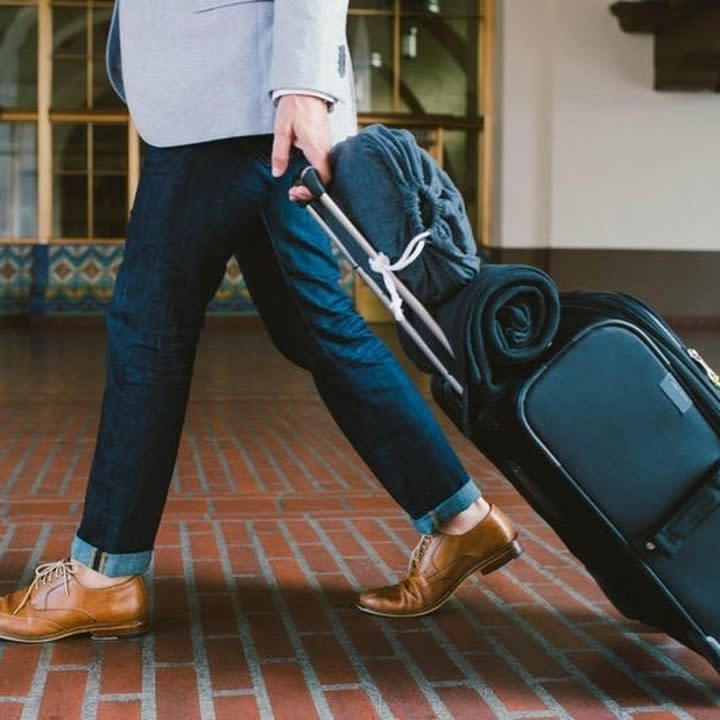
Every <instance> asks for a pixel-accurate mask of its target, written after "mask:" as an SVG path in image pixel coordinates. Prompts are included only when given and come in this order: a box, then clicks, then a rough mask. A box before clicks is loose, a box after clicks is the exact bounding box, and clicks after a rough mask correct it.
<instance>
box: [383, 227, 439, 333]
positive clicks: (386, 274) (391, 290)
mask: <svg viewBox="0 0 720 720" xmlns="http://www.w3.org/2000/svg"><path fill="white" fill-rule="evenodd" d="M429 235H430V231H429V230H426V231H425V232H421V233H420V234H419V235H416V236H415V237H414V238H413V239H412V240H411V241H410V242H409V243H408V244H407V246H406V248H405V250H403V253H402V255H400V257H399V258H398V259H397V260H396V261H395V262H394V263H391V262H390V258H389V257H388V256H387V255H385V254H384V253H378V254H377V255H376V256H375V257H374V258H370V263H369V264H370V269H371V270H374V271H375V272H376V273H379V274H380V275H382V279H383V282H384V283H385V288H386V289H387V291H388V294H389V295H390V312H391V313H392V314H393V317H394V318H395V320H397V321H398V322H400V321H401V320H402V319H403V318H404V317H405V314H404V313H403V310H402V298H401V297H400V294H399V293H398V291H397V288H396V287H395V282H394V278H393V276H392V273H393V272H394V271H397V270H402V269H403V268H406V267H407V266H408V265H410V263H412V262H414V261H415V260H417V258H418V256H419V255H420V253H421V252H422V251H423V248H424V247H425V240H423V238H426V237H428V236H429Z"/></svg>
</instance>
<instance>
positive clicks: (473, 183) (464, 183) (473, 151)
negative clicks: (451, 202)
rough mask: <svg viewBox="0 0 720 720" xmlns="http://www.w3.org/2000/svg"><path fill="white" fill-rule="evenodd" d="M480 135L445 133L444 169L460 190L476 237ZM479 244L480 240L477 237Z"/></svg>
mask: <svg viewBox="0 0 720 720" xmlns="http://www.w3.org/2000/svg"><path fill="white" fill-rule="evenodd" d="M479 138H480V134H479V133H477V132H474V131H469V132H468V131H464V130H446V131H445V132H444V147H443V168H444V169H445V171H446V172H447V173H448V175H450V177H451V179H452V181H453V182H454V183H455V185H456V186H457V188H458V190H460V192H461V194H462V196H463V199H464V200H465V208H466V211H467V216H468V218H469V219H470V223H471V224H472V226H473V230H474V231H475V233H476V235H477V232H478V227H477V220H478V208H477V200H478V195H479V193H478V183H479V181H480V178H479V174H478V173H477V171H476V168H477V167H478V143H479ZM476 239H477V242H478V243H479V242H480V238H478V237H476Z"/></svg>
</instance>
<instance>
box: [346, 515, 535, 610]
mask: <svg viewBox="0 0 720 720" xmlns="http://www.w3.org/2000/svg"><path fill="white" fill-rule="evenodd" d="M521 553H522V548H521V547H520V543H519V542H518V540H517V532H516V531H515V528H514V527H513V525H512V523H511V522H510V520H509V519H508V517H507V516H506V515H505V513H503V512H502V510H500V509H498V508H497V507H495V506H494V505H493V506H491V507H490V512H489V513H488V514H487V516H486V517H485V518H484V519H483V520H482V521H481V522H480V523H479V524H478V525H476V526H475V527H474V528H473V529H472V530H470V531H468V532H466V533H464V534H462V535H446V534H443V533H434V534H433V535H424V536H423V537H422V539H421V540H420V543H419V544H418V546H417V547H416V548H415V550H414V551H413V554H412V557H411V559H410V569H409V571H408V576H407V577H406V578H405V579H404V580H403V581H402V582H401V583H399V584H398V585H389V586H386V587H381V588H376V589H374V590H366V591H365V592H364V593H362V594H361V595H360V597H359V598H358V601H357V607H358V609H359V610H362V611H363V612H366V613H370V614H372V615H383V616H385V617H418V616H420V615H427V614H429V613H431V612H434V611H435V610H437V609H438V608H439V607H440V606H441V605H443V604H444V603H446V602H447V601H448V600H449V599H450V596H451V595H452V594H453V593H454V592H455V590H457V589H458V587H460V585H461V583H462V582H463V580H465V578H466V577H468V575H471V574H472V573H473V572H475V571H476V570H480V572H481V573H482V574H483V575H487V574H488V573H491V572H493V570H497V569H498V568H500V567H502V566H503V565H504V564H505V563H506V562H509V561H510V560H512V559H513V558H516V557H518V555H520V554H521Z"/></svg>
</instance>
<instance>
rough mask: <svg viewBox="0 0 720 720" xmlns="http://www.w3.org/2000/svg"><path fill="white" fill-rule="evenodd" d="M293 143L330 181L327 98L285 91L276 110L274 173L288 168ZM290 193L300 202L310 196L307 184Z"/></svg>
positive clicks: (321, 174) (323, 179)
mask: <svg viewBox="0 0 720 720" xmlns="http://www.w3.org/2000/svg"><path fill="white" fill-rule="evenodd" d="M293 146H295V147H297V148H298V149H300V150H302V152H303V154H304V155H305V157H306V159H307V161H308V162H309V163H310V164H311V165H312V166H313V167H314V168H315V169H316V170H317V171H318V173H319V175H320V178H321V180H322V181H323V182H324V183H327V182H329V181H330V177H331V168H330V157H329V153H330V148H331V146H332V140H331V132H330V121H329V119H328V112H327V107H326V105H325V102H324V101H323V100H321V99H320V98H317V97H314V96H310V95H284V96H283V97H281V98H280V100H279V102H278V106H277V110H276V113H275V136H274V139H273V148H272V157H271V164H272V173H273V175H274V176H275V177H280V176H281V175H283V174H284V173H285V172H286V171H287V168H288V165H289V158H290V152H291V149H292V147H293ZM289 196H290V199H291V200H294V201H300V202H302V201H309V200H310V199H311V196H310V193H309V191H307V190H306V189H305V188H293V189H291V190H290V192H289Z"/></svg>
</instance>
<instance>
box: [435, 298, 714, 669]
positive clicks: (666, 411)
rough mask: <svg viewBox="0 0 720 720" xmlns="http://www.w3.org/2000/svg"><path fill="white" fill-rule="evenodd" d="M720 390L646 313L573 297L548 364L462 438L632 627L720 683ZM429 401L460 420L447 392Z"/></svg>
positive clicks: (628, 304)
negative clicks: (700, 665) (666, 639)
mask: <svg viewBox="0 0 720 720" xmlns="http://www.w3.org/2000/svg"><path fill="white" fill-rule="evenodd" d="M719 385H720V379H718V376H717V375H716V374H715V373H714V372H713V371H712V370H711V369H710V368H709V367H708V366H707V365H706V364H705V363H704V361H703V360H702V358H701V357H700V355H699V354H698V353H697V352H696V351H695V350H693V349H690V348H687V347H686V346H685V345H684V344H683V342H682V341H681V340H680V339H679V338H678V336H677V335H676V334H675V333H674V332H673V331H672V330H671V329H670V328H669V327H668V326H667V325H666V324H665V323H664V321H663V320H662V319H661V318H660V317H659V316H658V315H657V314H656V313H655V312H654V311H653V310H652V309H650V308H649V307H647V306H646V305H644V304H643V303H642V302H640V301H638V300H637V299H635V298H632V297H630V296H627V295H623V294H620V293H587V292H574V293H566V294H563V295H562V296H561V320H560V326H559V329H558V334H557V337H556V339H555V342H554V343H553V345H552V347H551V348H550V350H549V351H548V353H547V354H546V356H545V358H544V359H543V361H542V362H541V363H540V364H539V366H538V367H536V368H535V369H534V370H533V371H532V372H531V373H530V375H529V377H528V378H527V379H526V380H524V381H522V382H520V383H518V385H517V386H516V387H515V388H514V389H513V391H512V392H511V393H510V396H509V398H508V402H507V403H505V404H503V406H502V408H501V409H499V410H498V411H497V412H496V413H494V415H493V421H492V422H489V421H488V418H487V417H485V418H483V420H482V421H481V422H480V423H479V424H477V425H475V426H474V427H466V430H467V431H468V432H467V434H468V436H469V437H470V438H471V439H472V440H473V442H474V443H475V444H476V445H477V446H478V448H479V449H481V450H482V451H483V452H484V453H485V454H486V455H487V457H488V458H489V459H491V460H492V461H493V462H494V463H495V464H496V465H497V466H498V467H499V468H500V470H501V471H502V472H503V473H504V475H505V476H506V477H507V478H508V479H509V480H510V481H511V482H512V483H513V485H514V486H515V487H516V488H517V489H518V490H519V491H520V492H521V494H522V495H523V496H524V497H525V498H526V499H527V500H528V501H529V502H530V504H531V505H532V506H533V507H534V509H535V510H537V511H538V513H539V514H540V515H541V516H542V517H543V518H544V519H545V520H546V521H547V522H548V523H549V524H550V525H551V526H552V527H553V529H554V530H555V531H556V532H557V533H558V535H559V536H560V537H561V539H562V540H563V541H564V542H565V543H566V545H567V546H568V548H569V549H570V550H571V551H572V552H573V554H574V555H575V556H576V557H578V558H579V559H580V560H581V561H582V562H583V563H584V564H585V566H586V567H587V569H588V571H589V572H590V573H591V574H592V575H593V576H594V577H595V579H596V580H597V582H598V584H599V585H600V587H601V588H602V589H603V591H604V592H605V594H606V595H607V596H608V598H609V599H610V600H611V601H612V602H613V603H614V604H615V605H616V607H618V609H619V610H620V611H621V612H623V614H625V615H626V616H627V617H630V618H633V619H637V620H641V621H643V622H646V623H648V624H650V625H653V626H655V627H657V628H659V629H661V630H663V631H664V632H666V633H668V634H669V635H671V636H673V637H675V638H676V639H677V640H679V641H680V642H682V643H683V644H685V645H687V646H688V647H690V648H692V649H694V650H695V651H697V652H698V653H700V654H701V655H703V656H704V657H706V658H707V659H708V660H709V661H710V663H711V664H712V665H713V667H715V669H716V670H718V672H720V567H718V564H717V561H716V557H717V552H718V547H720V387H718V386H719ZM434 395H435V397H436V399H437V400H438V402H439V403H440V405H441V406H443V407H445V408H446V409H447V410H449V411H450V412H449V414H451V415H452V416H454V417H456V418H457V417H458V414H457V400H456V399H455V398H454V397H452V396H451V394H450V393H449V392H448V389H447V387H446V386H445V384H444V383H443V382H442V381H435V387H434Z"/></svg>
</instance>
